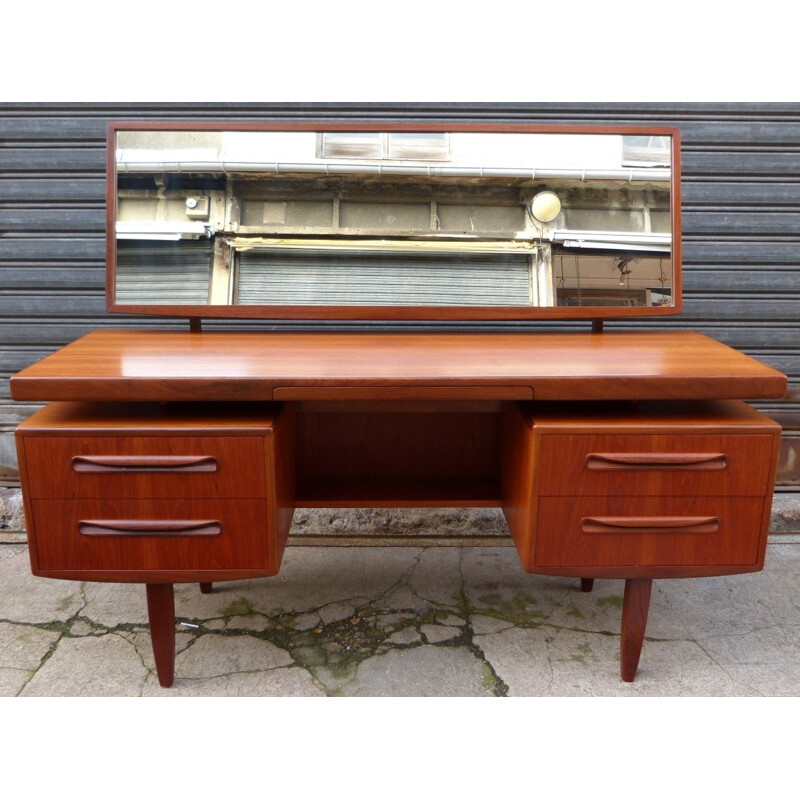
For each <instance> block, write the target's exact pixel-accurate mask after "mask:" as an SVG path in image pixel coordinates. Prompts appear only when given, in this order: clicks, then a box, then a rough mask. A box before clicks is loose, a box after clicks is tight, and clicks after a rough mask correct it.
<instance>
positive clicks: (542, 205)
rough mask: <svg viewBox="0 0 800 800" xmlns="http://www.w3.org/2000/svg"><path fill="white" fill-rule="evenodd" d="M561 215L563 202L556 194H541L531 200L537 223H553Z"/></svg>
mask: <svg viewBox="0 0 800 800" xmlns="http://www.w3.org/2000/svg"><path fill="white" fill-rule="evenodd" d="M560 213H561V200H559V199H558V195H557V194H555V192H539V193H538V194H536V195H534V197H533V200H531V214H533V217H534V219H535V220H536V221H537V222H552V221H553V220H554V219H555V218H556V217H557V216H558V215H559V214H560Z"/></svg>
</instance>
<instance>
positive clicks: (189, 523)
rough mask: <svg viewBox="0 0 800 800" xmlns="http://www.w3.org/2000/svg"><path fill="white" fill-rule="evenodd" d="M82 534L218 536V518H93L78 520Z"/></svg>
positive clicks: (219, 531) (219, 525)
mask: <svg viewBox="0 0 800 800" xmlns="http://www.w3.org/2000/svg"><path fill="white" fill-rule="evenodd" d="M78 533H80V534H81V535H82V536H218V535H219V534H220V533H222V525H221V524H220V523H219V521H217V520H194V519H192V520H177V519H167V520H164V519H155V520H150V519H130V520H129V519H91V520H80V522H78Z"/></svg>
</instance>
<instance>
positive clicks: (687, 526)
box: [581, 517, 719, 533]
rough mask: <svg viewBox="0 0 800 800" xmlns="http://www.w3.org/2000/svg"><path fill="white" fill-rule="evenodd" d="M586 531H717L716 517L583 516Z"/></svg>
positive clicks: (583, 525) (583, 528) (582, 526)
mask: <svg viewBox="0 0 800 800" xmlns="http://www.w3.org/2000/svg"><path fill="white" fill-rule="evenodd" d="M581 530H582V531H583V532H584V533H716V532H717V531H718V530H719V520H718V519H717V518H716V517H583V518H582V519H581Z"/></svg>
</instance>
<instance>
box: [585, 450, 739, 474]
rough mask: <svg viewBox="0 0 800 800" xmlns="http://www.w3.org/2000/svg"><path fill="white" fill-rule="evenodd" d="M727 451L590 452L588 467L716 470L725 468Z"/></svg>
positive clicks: (587, 460) (601, 468) (595, 468)
mask: <svg viewBox="0 0 800 800" xmlns="http://www.w3.org/2000/svg"><path fill="white" fill-rule="evenodd" d="M727 466H728V457H727V456H726V455H725V453H589V454H588V455H587V456H586V467H587V469H594V470H615V469H638V470H647V469H659V470H663V469H666V470H715V469H725V468H726V467H727Z"/></svg>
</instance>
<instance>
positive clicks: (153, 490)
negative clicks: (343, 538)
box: [16, 403, 294, 583]
mask: <svg viewBox="0 0 800 800" xmlns="http://www.w3.org/2000/svg"><path fill="white" fill-rule="evenodd" d="M291 416H292V409H291V408H290V407H283V406H281V405H280V404H273V403H263V404H242V403H237V404H231V405H226V404H210V403H209V404H197V403H171V404H158V403H153V404H147V403H135V404H108V403H102V404H91V403H51V404H50V405H48V406H46V407H45V408H43V409H42V410H41V411H39V412H38V413H36V414H34V415H33V416H32V417H31V418H29V419H28V420H27V421H26V422H24V423H23V424H22V425H20V427H19V428H18V429H17V433H16V436H17V450H18V454H19V463H20V474H21V479H22V486H23V496H24V498H25V515H26V519H27V526H28V537H29V548H30V557H31V566H32V569H33V572H34V574H35V575H41V576H45V577H54V578H68V579H77V580H98V581H128V582H140V583H180V582H195V581H196V582H212V581H218V580H226V579H235V578H245V577H256V576H264V575H273V574H275V573H277V572H278V569H279V567H280V563H281V558H282V556H283V551H284V548H285V546H286V539H287V536H288V532H289V527H290V525H291V520H292V514H293V509H294V499H293V487H294V475H293V460H294V459H293V452H294V447H293V444H292V441H291V437H292V436H293V425H292V419H291Z"/></svg>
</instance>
